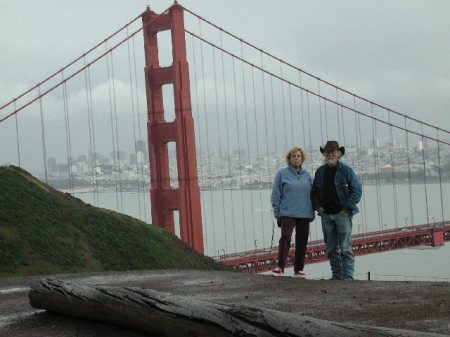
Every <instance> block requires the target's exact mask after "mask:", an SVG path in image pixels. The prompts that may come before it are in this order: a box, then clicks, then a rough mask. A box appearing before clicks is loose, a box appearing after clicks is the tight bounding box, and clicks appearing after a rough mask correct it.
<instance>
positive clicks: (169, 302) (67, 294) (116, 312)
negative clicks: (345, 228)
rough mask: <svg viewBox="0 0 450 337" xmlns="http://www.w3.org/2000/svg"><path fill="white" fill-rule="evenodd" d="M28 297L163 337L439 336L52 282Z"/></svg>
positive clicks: (58, 309) (54, 307)
mask: <svg viewBox="0 0 450 337" xmlns="http://www.w3.org/2000/svg"><path fill="white" fill-rule="evenodd" d="M29 297H30V303H31V305H32V306H33V307H34V308H37V309H45V310H47V311H51V312H55V313H59V314H64V315H67V316H71V317H76V318H81V319H87V320H93V321H99V322H106V323H113V324H118V325H121V326H125V327H128V328H131V329H133V330H138V331H142V332H145V333H149V334H151V335H153V336H161V337H162V336H168V337H171V336H176V337H178V336H198V337H229V336H246V337H250V336H255V337H266V336H267V337H269V336H278V337H279V336H325V337H326V336H332V337H339V336H345V337H347V336H361V337H363V336H380V335H382V336H402V337H405V336H410V337H419V336H420V337H425V336H430V337H431V336H439V335H437V334H429V333H424V332H415V331H408V330H398V329H389V328H380V327H370V326H363V325H355V324H345V323H337V322H330V321H325V320H321V319H316V318H311V317H306V316H301V315H295V314H290V313H286V312H281V311H276V310H270V309H264V308H256V307H249V306H235V305H226V304H221V303H213V302H206V301H201V300H197V299H194V298H190V297H184V296H178V295H172V294H169V293H163V292H159V291H155V290H151V289H142V288H133V287H107V286H89V285H84V284H80V283H75V282H69V281H64V280H58V279H54V278H46V279H42V280H40V281H39V282H36V283H35V284H33V285H32V287H31V290H30V293H29Z"/></svg>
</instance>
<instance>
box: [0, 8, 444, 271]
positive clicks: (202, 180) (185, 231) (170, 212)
mask: <svg viewBox="0 0 450 337" xmlns="http://www.w3.org/2000/svg"><path fill="white" fill-rule="evenodd" d="M449 134H450V131H448V130H445V129H444V128H442V127H441V126H436V125H431V124H429V123H427V122H426V121H421V120H418V119H416V118H413V117H410V116H408V115H407V114H404V113H400V112H398V111H395V110H393V109H390V108H388V107H386V106H384V105H382V104H380V103H376V102H374V101H372V100H370V99H367V98H364V97H362V96H360V95H358V94H356V93H352V92H350V91H348V90H346V89H344V88H342V87H340V86H338V85H336V84H333V83H331V82H329V81H326V80H324V79H321V78H319V77H318V76H315V75H313V73H312V72H309V71H306V70H304V69H302V68H300V67H297V66H295V65H293V64H292V63H289V62H288V61H286V60H283V59H282V58H280V57H278V56H276V55H274V54H271V53H269V52H268V51H266V50H264V49H262V48H260V47H258V46H255V45H254V44H252V43H250V42H248V41H246V40H245V39H243V38H241V37H239V36H237V35H235V34H233V33H231V32H228V31H227V30H226V29H225V28H223V27H219V26H217V25H215V24H214V23H213V22H211V21H209V20H207V19H206V18H203V17H202V16H200V15H198V14H196V13H194V12H193V11H190V10H189V9H187V8H184V7H183V6H181V5H179V4H174V5H173V6H171V7H170V8H168V9H167V10H166V11H164V12H162V13H160V14H157V13H155V12H153V11H152V10H150V9H147V10H146V11H144V12H143V13H142V14H140V15H138V16H137V17H136V18H135V19H133V20H132V21H130V22H128V23H127V24H126V25H124V27H122V28H120V29H119V30H117V31H115V32H114V33H113V34H111V35H110V36H108V37H107V38H105V39H104V40H103V41H101V42H100V43H98V44H97V45H95V46H94V47H93V48H91V49H90V50H88V51H86V52H84V53H82V54H81V56H79V57H78V58H76V59H74V60H73V61H72V62H70V63H69V64H67V65H66V66H64V67H63V68H61V69H59V70H57V71H56V72H55V73H53V74H52V75H50V76H49V77H47V78H46V79H44V80H42V81H41V82H39V83H37V84H36V85H35V86H33V87H31V88H30V89H29V90H27V91H25V92H23V93H22V94H21V95H19V96H17V97H15V98H13V99H11V100H9V101H8V102H6V103H4V104H2V105H1V106H0V141H1V142H2V144H7V146H2V148H1V149H0V162H2V163H4V164H14V165H18V166H21V167H23V168H24V169H27V170H29V171H30V172H32V173H34V174H36V175H38V176H39V177H40V178H41V179H42V180H43V181H45V182H46V183H48V184H50V185H52V186H54V187H56V188H58V189H61V190H65V191H68V192H70V193H72V194H74V195H77V196H78V197H81V196H82V198H83V200H85V201H87V202H90V203H92V204H94V205H96V206H99V207H111V208H113V209H115V210H117V211H119V212H125V213H130V214H132V215H134V216H136V217H138V218H140V219H141V220H143V221H145V222H148V223H153V224H156V225H159V226H162V227H164V228H166V229H167V230H168V231H169V232H171V233H173V234H175V235H177V236H178V237H180V238H181V239H182V240H183V241H185V242H186V243H187V244H189V245H190V246H192V247H193V248H194V249H196V250H198V251H199V252H201V253H204V254H205V255H208V256H212V257H214V258H215V259H217V260H220V261H222V262H224V263H227V264H229V265H231V266H233V267H235V268H238V269H241V270H245V271H253V272H261V271H267V270H269V269H270V268H271V267H272V266H273V264H274V262H275V259H276V247H275V245H276V243H275V242H274V230H275V228H276V226H274V222H273V216H272V214H271V210H270V209H271V206H270V190H271V183H272V180H273V177H274V175H275V172H276V171H277V170H278V169H279V168H280V167H282V166H283V162H284V158H283V157H284V153H285V152H286V150H287V149H288V148H290V147H291V146H293V145H298V146H301V147H303V148H304V149H305V151H306V154H307V160H306V161H305V164H304V165H306V169H307V170H308V171H310V172H311V174H314V172H315V170H316V169H317V167H319V166H320V165H321V164H322V158H321V154H320V152H319V146H321V144H324V143H325V142H326V140H328V139H335V140H338V141H339V143H342V144H344V145H345V147H346V155H345V157H344V158H343V160H344V161H346V162H348V163H349V164H350V165H352V167H354V169H355V172H356V173H357V175H358V176H359V177H360V179H361V182H362V185H363V197H362V199H361V202H360V206H361V212H360V213H359V214H357V215H356V216H355V217H354V219H353V223H354V233H355V235H354V238H353V247H354V251H355V254H356V255H362V254H372V253H378V252H383V251H387V250H393V249H400V248H406V247H410V246H415V245H433V246H439V245H443V244H444V243H445V241H448V240H449V239H450V221H449V220H448V219H449V218H450V210H449V209H448V207H445V205H448V200H449V198H450V188H448V187H449V183H450V135H449ZM149 191H150V193H149ZM130 209H132V210H130ZM318 228H320V225H319V224H318V223H317V220H315V223H314V225H313V226H311V230H310V239H311V240H310V243H309V245H308V251H307V263H314V262H321V261H324V260H325V259H326V254H325V250H324V246H323V243H322V242H323V237H322V233H321V230H319V229H318ZM292 257H293V255H291V256H290V258H289V261H288V263H291V262H292Z"/></svg>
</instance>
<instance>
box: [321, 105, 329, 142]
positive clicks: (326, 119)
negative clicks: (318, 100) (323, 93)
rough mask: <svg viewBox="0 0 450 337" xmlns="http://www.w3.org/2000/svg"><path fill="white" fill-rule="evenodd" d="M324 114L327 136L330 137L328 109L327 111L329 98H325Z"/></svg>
mask: <svg viewBox="0 0 450 337" xmlns="http://www.w3.org/2000/svg"><path fill="white" fill-rule="evenodd" d="M323 115H324V117H325V137H326V138H327V139H329V137H330V134H329V133H328V111H327V100H325V99H324V100H323Z"/></svg>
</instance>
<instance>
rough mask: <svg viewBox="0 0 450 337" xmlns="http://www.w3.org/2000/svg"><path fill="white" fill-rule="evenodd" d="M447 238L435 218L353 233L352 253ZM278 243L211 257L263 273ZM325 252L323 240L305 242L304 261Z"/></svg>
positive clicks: (447, 228) (449, 231)
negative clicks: (412, 224)
mask: <svg viewBox="0 0 450 337" xmlns="http://www.w3.org/2000/svg"><path fill="white" fill-rule="evenodd" d="M445 241H450V222H448V221H445V222H436V223H432V224H422V225H416V226H410V227H402V228H395V229H388V230H382V231H375V232H367V233H364V234H357V235H353V238H352V243H353V252H354V254H355V255H368V254H375V253H380V252H386V251H389V250H396V249H402V248H408V247H414V246H442V245H444V243H445ZM294 252H295V246H293V247H291V250H290V251H289V255H288V258H287V262H286V267H292V266H293V263H294ZM277 254H278V246H275V247H271V248H263V249H255V250H250V251H246V252H240V253H233V254H225V255H220V256H215V257H214V259H216V260H217V261H220V262H223V263H225V264H226V265H229V266H231V267H233V268H235V269H239V270H241V271H244V272H249V273H262V272H266V271H269V270H271V269H272V268H273V267H274V266H275V262H276V260H277ZM327 259H328V258H327V254H326V249H325V244H324V242H323V241H322V240H316V241H311V242H309V243H308V247H307V251H306V260H305V263H306V264H309V263H318V262H323V261H326V260H327Z"/></svg>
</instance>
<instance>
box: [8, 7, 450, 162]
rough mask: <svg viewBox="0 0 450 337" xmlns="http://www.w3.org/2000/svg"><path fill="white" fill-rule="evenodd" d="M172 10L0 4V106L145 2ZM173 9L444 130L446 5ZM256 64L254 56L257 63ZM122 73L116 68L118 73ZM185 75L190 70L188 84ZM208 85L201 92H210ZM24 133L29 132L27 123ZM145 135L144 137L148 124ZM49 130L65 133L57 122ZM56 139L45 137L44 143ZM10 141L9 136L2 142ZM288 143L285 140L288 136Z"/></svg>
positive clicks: (448, 121)
mask: <svg viewBox="0 0 450 337" xmlns="http://www.w3.org/2000/svg"><path fill="white" fill-rule="evenodd" d="M172 3H173V2H172V1H150V2H149V1H140V0H134V1H122V0H108V1H86V0H82V1H66V0H62V1H50V0H41V1H39V2H35V1H29V0H28V1H25V0H1V1H0V50H1V57H0V105H2V104H3V103H5V102H7V101H9V100H10V99H12V98H14V97H15V96H17V95H18V94H20V93H21V92H23V91H24V90H26V89H28V88H30V87H31V86H33V85H34V84H36V83H37V82H39V81H41V80H43V79H44V78H46V77H47V76H48V75H50V74H52V73H53V72H55V71H56V70H58V69H60V68H61V67H63V66H65V65H66V64H67V63H69V62H70V61H72V60H73V59H75V58H76V57H78V56H80V55H81V54H82V53H84V52H85V51H87V50H88V49H90V48H91V47H93V46H94V45H95V44H97V43H98V42H100V41H102V40H103V39H104V38H106V37H107V36H108V35H110V34H111V33H112V32H114V31H116V30H117V29H119V28H121V27H123V26H124V25H125V24H126V23H128V22H129V21H131V20H132V19H133V18H135V17H137V16H138V15H139V14H140V13H142V12H143V11H144V10H145V9H146V6H147V5H150V7H151V9H152V10H153V11H155V12H157V13H160V12H162V11H163V10H165V9H167V8H168V7H169V6H170V5H172ZM180 3H181V4H182V5H184V6H185V7H187V8H188V9H190V10H192V11H193V12H195V13H197V14H198V15H201V16H202V17H204V18H206V19H207V20H209V21H211V22H213V23H215V24H217V25H218V26H221V27H223V28H224V29H226V30H227V31H229V32H231V33H233V34H235V35H237V36H240V37H242V38H243V39H244V40H246V41H248V42H250V43H252V44H254V45H256V46H258V47H261V48H262V49H264V50H265V51H267V52H269V53H271V54H273V55H275V56H277V57H280V58H282V59H284V60H286V61H287V62H289V63H291V64H294V65H296V66H298V67H300V68H301V69H303V70H305V71H308V72H310V73H312V74H314V75H316V76H318V77H320V78H322V79H324V80H327V81H329V82H332V83H334V84H336V85H338V86H340V87H342V88H343V89H347V90H349V91H352V92H354V93H356V94H358V95H360V96H363V97H365V98H368V99H370V100H372V101H374V102H377V103H379V104H381V105H384V106H386V107H388V108H391V109H393V110H395V111H398V112H400V113H403V114H407V115H409V116H412V117H414V118H417V119H419V120H423V121H425V122H427V123H430V124H434V125H439V126H440V127H441V128H443V129H450V118H449V117H448V115H449V114H448V112H449V111H448V110H449V106H450V94H449V93H450V43H449V41H450V20H448V17H449V15H450V2H449V1H446V0H441V1H438V0H429V1H413V0H394V1H392V0H377V1H374V0H371V1H369V0H354V1H334V0H322V1H293V0H292V1H268V0H246V1H238V0H228V1H224V0H221V1H219V0H209V1H200V0H189V1H188V0H184V1H183V0H181V1H180ZM194 24H195V20H194ZM216 43H219V42H218V41H216ZM188 44H189V42H188ZM197 61H198V60H197ZM258 62H259V59H257V60H255V63H258ZM191 66H192V61H191ZM120 69H121V67H120V66H118V67H117V69H116V70H117V72H119V71H120ZM140 75H141V76H142V75H143V71H142V72H141V73H140ZM197 75H198V74H197ZM192 76H193V71H192V70H191V79H192ZM124 78H125V79H126V76H125V77H124ZM210 80H211V78H210ZM105 83H106V82H103V83H101V80H99V83H97V84H96V85H95V90H94V91H95V92H97V93H98V94H99V95H100V96H102V97H104V98H105V101H104V102H103V103H104V106H107V98H106V97H107V91H108V88H107V85H106V84H105ZM208 84H210V83H208V82H207V83H206V85H205V86H207V89H211V88H212V86H211V85H208ZM76 85H77V84H74V86H76ZM116 85H117V90H118V92H119V94H118V96H120V94H123V96H124V100H126V96H127V95H128V91H129V89H128V88H127V87H126V81H125V80H124V82H123V83H121V82H117V83H116ZM121 88H123V91H122V92H120V89H121ZM211 94H212V93H211ZM58 95H59V96H58V97H56V96H55V97H56V99H55V100H54V101H52V98H51V97H50V98H49V99H47V101H46V102H45V110H46V118H47V120H46V122H48V120H49V119H51V116H53V115H52V114H54V115H55V116H56V115H57V114H58V113H59V116H60V117H61V116H62V115H61V113H60V112H61V107H60V106H59V108H58V107H56V103H57V102H56V101H57V100H58V99H59V104H60V105H61V97H60V96H61V95H60V94H58ZM77 95H78V96H77ZM143 96H144V94H143V92H142V93H141V98H142V97H143ZM77 100H78V101H79V104H80V105H82V104H83V103H82V102H83V100H84V98H83V95H82V92H81V91H80V92H78V93H75V94H74V96H73V97H72V101H71V103H70V104H71V107H70V108H71V111H73V110H74V109H73V106H74V104H76V103H73V102H77ZM144 109H145V108H144ZM35 110H36V108H35ZM98 110H99V109H98V108H96V111H98ZM35 112H36V111H35ZM35 115H36V116H37V114H35ZM60 119H61V118H60ZM37 122H38V120H36V121H34V123H35V124H36V123H37ZM60 122H61V121H60ZM22 123H24V124H25V122H22ZM75 123H76V122H75ZM75 123H74V125H75V127H77V125H76V124H75ZM80 123H85V122H84V121H82V122H80ZM119 124H121V123H120V122H119ZM143 125H144V124H143ZM22 127H23V128H24V129H26V125H23V126H22ZM197 127H198V126H197ZM50 128H51V127H50ZM83 128H84V129H86V126H84V127H83V126H82V125H81V124H80V129H83ZM143 128H144V131H143V132H145V125H144V126H143ZM210 128H211V125H210ZM53 129H54V130H61V132H62V131H64V125H63V124H60V125H59V126H55V127H53ZM11 130H13V128H11ZM128 130H130V128H129V129H128ZM99 133H100V132H99ZM53 136H54V135H50V134H48V138H49V140H48V142H49V144H51V141H52V138H51V137H53ZM11 137H14V136H13V134H11V136H10V137H9V138H7V139H13V138H11ZM35 137H36V138H35V140H30V141H32V142H34V143H37V142H39V134H38V133H37V134H36V136H35ZM106 137H107V136H106V135H105V138H106ZM0 138H1V135H0ZM55 138H56V135H55ZM81 138H82V139H84V140H86V139H88V137H87V136H84V137H81ZM292 138H293V137H292ZM61 139H63V138H61ZM109 139H110V138H109ZM0 140H1V141H4V140H3V138H1V139H0ZM295 142H296V143H299V141H296V140H294V143H295ZM300 142H301V143H303V142H302V141H301V140H300ZM54 143H55V142H54ZM57 143H58V145H59V146H60V149H51V148H50V149H48V152H49V154H50V155H51V154H52V153H53V152H55V153H56V152H57V151H59V152H60V153H61V154H63V153H64V151H63V150H64V146H62V145H63V144H62V142H61V141H59V142H57ZM287 143H288V144H289V143H291V141H290V139H287ZM74 144H75V145H76V141H74ZM99 144H100V142H99ZM49 146H52V145H49ZM280 146H281V149H277V152H279V151H284V147H285V146H287V144H284V145H280ZM52 151H53V152H52ZM128 151H131V147H130V148H129V149H128Z"/></svg>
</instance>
